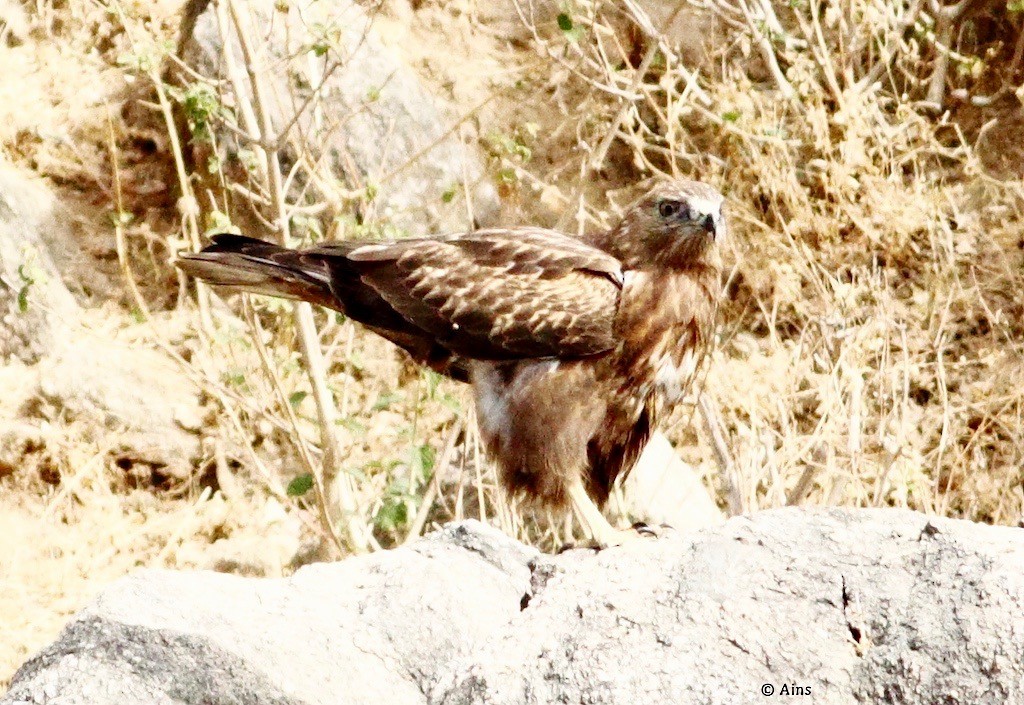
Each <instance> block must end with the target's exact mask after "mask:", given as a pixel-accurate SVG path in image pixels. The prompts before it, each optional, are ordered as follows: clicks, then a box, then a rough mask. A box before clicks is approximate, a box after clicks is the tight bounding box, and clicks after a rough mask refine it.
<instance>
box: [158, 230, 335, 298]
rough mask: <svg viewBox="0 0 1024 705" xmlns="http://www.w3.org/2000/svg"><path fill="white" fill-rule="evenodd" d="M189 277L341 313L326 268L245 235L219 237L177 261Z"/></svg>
mask: <svg viewBox="0 0 1024 705" xmlns="http://www.w3.org/2000/svg"><path fill="white" fill-rule="evenodd" d="M175 264H176V265H177V266H178V268H179V269H181V270H182V271H183V272H185V273H186V274H188V275H189V276H192V277H196V278H198V279H202V280H203V281H205V282H207V283H209V284H212V285H213V286H218V287H224V288H228V289H237V290H239V291H247V292H250V293H254V294H266V295H268V296H278V297H283V298H287V299H299V300H302V301H309V302H312V303H316V304H319V305H321V306H327V307H329V308H333V309H337V310H341V306H340V304H341V302H340V301H338V300H337V299H336V298H335V297H334V295H333V294H332V293H331V286H330V278H329V275H328V272H327V269H326V267H325V266H324V265H323V263H322V262H320V261H317V260H312V261H310V260H304V259H303V257H302V255H301V253H300V252H297V251H295V250H289V249H287V248H284V247H280V246H278V245H275V244H273V243H270V242H266V241H265V240H257V239H255V238H251V237H245V236H243V235H226V234H225V235H215V236H214V238H213V244H212V245H210V246H208V247H206V248H204V249H203V250H202V251H200V252H196V253H191V254H185V255H182V256H181V257H179V258H178V260H177V261H176V262H175Z"/></svg>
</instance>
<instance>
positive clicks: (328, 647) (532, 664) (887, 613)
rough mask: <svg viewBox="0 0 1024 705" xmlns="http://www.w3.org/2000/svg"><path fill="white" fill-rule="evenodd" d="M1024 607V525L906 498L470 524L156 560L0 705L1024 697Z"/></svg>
mask: <svg viewBox="0 0 1024 705" xmlns="http://www.w3.org/2000/svg"><path fill="white" fill-rule="evenodd" d="M1022 608H1024V532H1021V531H1020V530H1019V529H1013V528H1005V527H989V526H982V525H977V524H971V523H969V522H963V521H955V520H948V519H934V518H932V519H929V518H928V517H925V516H923V515H920V514H916V513H913V512H908V511H899V510H801V509H795V508H791V509H781V510H773V511H767V512H762V513H759V514H755V515H753V516H750V517H737V518H734V519H731V520H730V521H728V522H726V523H724V524H722V525H719V526H715V527H711V528H707V529H704V530H702V531H699V532H694V533H692V534H688V535H684V534H680V533H675V534H670V535H669V536H667V537H663V538H661V539H658V540H641V541H637V542H635V543H632V544H629V545H627V546H623V547H619V548H613V549H607V550H605V551H602V552H599V553H595V552H593V551H587V550H579V551H570V552H567V553H563V554H561V555H559V556H542V555H539V554H537V553H536V552H535V551H533V550H532V549H529V548H527V547H525V546H522V545H520V544H518V543H516V542H514V541H512V540H511V539H508V538H506V537H505V536H503V535H501V534H500V533H498V532H497V531H495V530H493V529H490V528H487V527H485V526H483V525H481V524H479V523H476V522H467V523H464V524H460V525H449V526H448V527H445V529H443V530H442V531H440V532H438V533H435V534H432V535H431V536H429V537H427V538H425V539H423V540H421V541H419V542H417V543H415V544H413V545H411V546H409V547H403V548H399V549H396V550H394V551H390V552H387V553H377V554H373V555H370V556H364V557H359V558H352V559H349V560H347V561H344V562H341V563H336V564H318V565H313V566H307V567H305V568H302V569H300V570H299V571H298V572H297V573H295V575H294V576H292V577H291V578H288V579H283V580H267V579H263V580H255V579H247V578H241V577H238V576H229V575H220V574H214V573H202V572H198V573H189V572H171V571H143V572H141V573H139V574H137V575H135V576H133V577H130V578H126V579H123V580H121V581H119V582H117V583H115V584H114V585H112V586H111V587H110V588H108V589H107V590H106V591H105V592H103V593H102V594H101V595H100V596H99V597H98V598H97V599H96V601H95V602H94V603H93V604H92V605H91V606H89V607H88V608H86V609H85V610H83V611H82V612H81V613H80V614H79V615H78V616H77V617H76V619H75V620H74V621H72V622H71V623H70V624H69V625H68V626H67V627H66V628H65V630H64V632H63V633H62V634H61V636H60V638H59V639H58V641H57V642H56V643H54V644H53V645H51V646H49V647H47V648H46V649H44V650H43V651H42V652H41V653H40V654H38V655H37V656H35V657H34V658H33V659H31V660H30V661H28V662H27V663H26V664H25V665H24V666H22V668H21V669H20V670H19V671H18V673H17V674H16V675H15V678H14V681H13V684H12V686H11V690H10V691H9V692H8V694H7V695H6V696H5V697H4V698H3V699H2V700H0V704H2V705H15V704H16V703H18V704H21V703H42V702H49V703H62V704H68V705H71V704H74V703H95V704H98V705H102V704H103V703H119V704H120V703H125V704H131V703H143V702H145V703H334V702H345V703H364V702H365V703H371V702H373V703H377V702H382V701H385V700H386V701H387V702H396V703H417V704H423V703H437V704H441V703H444V704H446V705H462V704H469V703H493V704H496V705H500V704H502V703H551V702H586V703H637V702H643V703H666V704H668V703H672V704H674V705H675V704H679V703H761V702H765V696H764V695H763V693H767V692H768V691H767V688H769V687H770V688H772V689H773V691H774V694H775V696H776V697H782V698H788V697H790V696H792V695H804V696H809V698H808V699H807V702H811V699H813V702H815V703H850V702H900V703H910V704H913V703H920V704H922V705H925V704H929V705H930V704H931V703H936V702H947V703H978V704H979V705H980V704H982V703H991V702H1020V701H1021V699H1022V698H1024V640H1022V639H1021V638H1020V635H1021V633H1024V609H1022ZM798 689H799V690H798Z"/></svg>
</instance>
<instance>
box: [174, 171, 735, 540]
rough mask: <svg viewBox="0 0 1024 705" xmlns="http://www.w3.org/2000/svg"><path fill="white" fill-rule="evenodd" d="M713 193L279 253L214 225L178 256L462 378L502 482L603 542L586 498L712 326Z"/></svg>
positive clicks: (610, 473)
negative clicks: (324, 314)
mask: <svg viewBox="0 0 1024 705" xmlns="http://www.w3.org/2000/svg"><path fill="white" fill-rule="evenodd" d="M723 202H724V199H723V197H722V195H721V194H720V193H719V192H718V191H716V190H715V189H714V188H712V187H711V186H709V185H707V184H705V183H702V182H697V181H682V180H679V181H668V182H665V183H662V184H660V185H658V186H656V187H655V188H654V189H653V190H651V191H650V192H649V193H647V194H646V195H645V196H643V197H642V198H640V199H639V200H638V201H637V202H636V203H634V204H633V205H632V206H630V207H629V209H628V210H627V211H626V212H625V215H624V216H623V218H622V220H621V221H620V222H619V223H618V224H617V225H616V226H615V227H613V228H611V229H610V230H608V231H607V232H603V233H598V234H596V235H594V236H592V237H589V238H587V239H580V238H576V237H572V236H570V235H566V234H564V233H561V232H557V231H555V230H546V229H541V228H533V227H523V228H510V229H482V230H475V231H472V232H469V233H464V234H459V235H451V236H445V237H434V238H419V239H405V240H397V241H389V242H367V241H361V242H356V241H340V242H330V243H324V244H320V245H317V246H315V247H309V248H306V249H300V250H294V249H287V248H283V247H279V246H277V245H274V244H271V243H269V242H265V241H262V240H257V239H253V238H249V237H244V236H239V235H228V234H224V235H216V236H214V238H213V244H211V245H210V246H208V247H206V248H205V249H203V250H202V251H201V252H198V253H195V254H187V255H184V256H182V257H181V258H180V259H178V260H177V266H178V267H180V268H181V269H183V270H184V271H185V272H187V273H188V274H190V275H192V276H194V277H198V278H200V279H203V280H205V281H207V282H209V283H210V284H213V285H217V286H222V287H231V288H235V289H239V290H244V291H249V292H254V293H259V294H268V295H271V296H280V297H286V298H292V299H301V300H303V301H309V302H312V303H315V304H319V305H321V306H326V307H328V308H331V309H334V310H336V311H340V312H341V313H343V314H345V315H346V316H348V317H349V318H351V319H353V320H355V321H358V322H359V323H361V324H363V325H364V326H366V327H367V328H369V329H370V330H372V331H374V332H375V333H378V334H380V335H382V336H384V337H385V338H387V339H388V340H390V341H392V342H393V343H395V344H396V345H398V346H399V347H401V348H403V349H404V350H405V351H406V352H407V353H408V354H409V355H410V356H411V357H412V359H413V360H415V361H416V362H418V363H421V364H423V365H426V366H428V367H430V368H431V369H433V370H436V371H438V372H440V373H443V374H445V375H448V376H449V377H452V378H454V379H457V380H461V381H464V382H470V383H471V384H472V386H473V391H474V395H475V400H476V408H477V419H478V424H479V428H480V433H481V437H482V438H483V440H484V442H485V445H486V449H487V452H488V454H489V456H490V457H491V458H492V460H493V461H494V462H495V463H496V464H497V467H498V470H499V475H500V478H501V481H502V484H503V485H504V487H505V489H506V490H507V491H508V492H509V493H511V494H512V495H513V496H522V497H525V498H526V499H529V500H533V501H534V502H536V503H539V504H540V505H542V506H547V507H550V508H555V509H563V510H564V509H567V508H571V509H572V510H573V512H574V514H575V515H576V516H577V518H578V520H579V521H580V524H581V526H582V527H583V529H584V531H585V532H586V533H587V534H588V536H589V538H590V539H591V540H592V541H593V542H594V543H595V544H596V545H598V546H608V545H617V544H620V543H622V542H623V541H624V540H626V539H627V538H628V537H629V534H628V532H621V531H618V530H616V529H615V528H613V527H612V526H611V524H610V523H609V522H608V521H607V520H606V519H605V518H604V516H603V515H602V513H601V510H600V508H599V507H600V506H601V505H603V503H604V502H605V501H606V500H607V498H608V495H609V492H610V491H611V488H612V485H613V483H614V482H615V480H616V478H618V477H620V476H622V475H624V473H626V472H628V471H629V470H630V469H631V467H632V466H633V464H634V463H635V462H636V460H637V459H638V458H639V456H640V452H641V451H642V450H643V448H644V446H645V445H646V442H647V439H648V437H649V435H650V433H651V431H652V429H653V428H654V424H655V415H656V413H657V411H658V409H659V408H664V407H665V406H666V405H671V404H672V403H674V402H675V401H677V400H678V399H679V398H680V397H681V396H682V395H683V394H684V393H685V391H686V390H687V388H688V387H689V385H690V384H691V383H692V381H693V379H694V376H695V373H696V371H697V368H698V366H699V364H700V362H701V360H702V358H703V357H704V352H705V350H706V349H707V347H708V343H709V339H710V337H711V335H712V333H713V327H714V319H715V313H716V308H717V306H716V304H717V300H718V296H719V291H720V275H721V259H720V255H719V247H718V244H719V241H720V240H721V239H722V237H723V236H724V234H725V230H726V226H725V221H724V219H723V214H722V206H723Z"/></svg>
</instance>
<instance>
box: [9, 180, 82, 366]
mask: <svg viewBox="0 0 1024 705" xmlns="http://www.w3.org/2000/svg"><path fill="white" fill-rule="evenodd" d="M51 245H56V247H53V248H52V249H53V250H56V251H57V252H67V251H68V248H69V247H72V246H73V243H72V241H71V239H70V236H69V234H68V225H67V217H66V213H64V212H63V211H62V209H61V208H60V206H59V204H58V202H57V200H56V199H55V198H54V196H53V194H52V192H51V191H50V190H49V189H48V188H47V187H46V185H45V184H44V183H43V182H42V181H40V180H38V179H34V178H29V177H28V176H26V175H24V174H22V173H21V172H19V171H17V170H16V169H14V168H12V167H9V166H7V165H4V164H3V163H0V364H2V363H3V362H4V361H5V360H10V359H12V358H17V359H18V360H20V361H22V362H25V363H33V362H37V361H38V360H39V359H40V358H41V357H43V355H45V354H46V353H48V352H49V351H51V350H52V349H53V348H54V347H56V346H57V344H58V343H59V341H60V340H62V339H63V338H66V337H67V335H68V332H69V331H70V330H71V329H72V327H73V326H74V325H75V324H76V323H77V322H78V319H79V316H80V315H81V311H80V309H79V306H78V304H77V302H76V301H75V299H74V297H73V296H72V295H71V292H70V291H69V290H68V288H67V287H66V286H65V285H64V281H63V280H62V278H61V274H60V271H59V270H58V268H57V265H56V264H55V263H54V257H53V255H52V254H51Z"/></svg>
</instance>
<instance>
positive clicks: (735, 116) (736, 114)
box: [722, 110, 741, 122]
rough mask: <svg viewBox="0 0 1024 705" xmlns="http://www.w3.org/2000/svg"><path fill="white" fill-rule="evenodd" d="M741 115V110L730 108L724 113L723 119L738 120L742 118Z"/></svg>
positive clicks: (728, 120) (727, 120)
mask: <svg viewBox="0 0 1024 705" xmlns="http://www.w3.org/2000/svg"><path fill="white" fill-rule="evenodd" d="M740 115H741V113H740V111H739V110H730V111H729V112H726V113H722V119H723V120H725V121H726V122H736V121H737V120H739V119H740Z"/></svg>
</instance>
